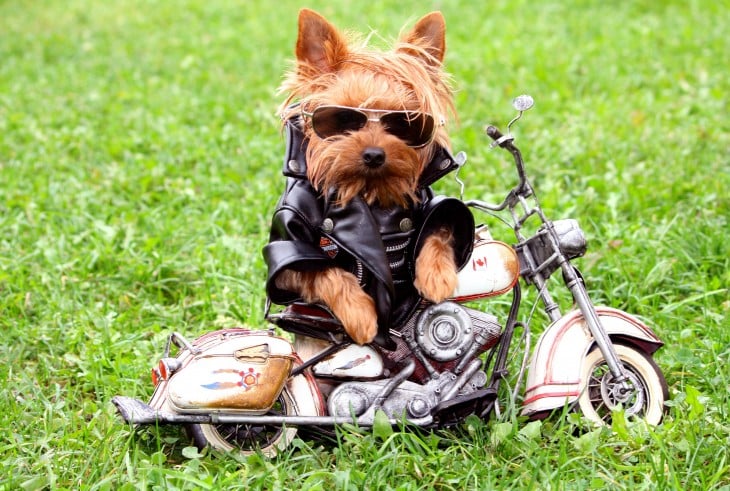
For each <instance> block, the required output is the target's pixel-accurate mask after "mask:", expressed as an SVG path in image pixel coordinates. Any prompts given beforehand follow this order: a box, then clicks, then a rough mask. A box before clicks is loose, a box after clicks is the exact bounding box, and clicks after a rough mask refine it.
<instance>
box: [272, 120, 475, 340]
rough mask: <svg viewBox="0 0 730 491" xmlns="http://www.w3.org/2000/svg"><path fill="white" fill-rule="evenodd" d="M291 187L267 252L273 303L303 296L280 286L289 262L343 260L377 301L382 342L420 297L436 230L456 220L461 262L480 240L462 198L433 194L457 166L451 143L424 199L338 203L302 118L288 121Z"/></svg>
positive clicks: (425, 178) (298, 265)
mask: <svg viewBox="0 0 730 491" xmlns="http://www.w3.org/2000/svg"><path fill="white" fill-rule="evenodd" d="M285 131H286V137H287V148H286V156H285V158H284V175H285V176H286V177H287V180H286V188H285V190H284V193H283V194H282V196H281V198H280V199H279V203H278V204H277V207H276V211H275V212H274V216H273V219H272V223H271V234H270V239H269V240H270V241H269V243H268V244H267V245H266V246H265V247H264V249H263V254H264V259H265V261H266V264H267V266H268V278H267V281H266V292H267V294H268V296H269V298H270V299H271V301H272V302H274V303H276V304H282V305H286V304H289V303H293V302H297V301H301V298H300V297H299V294H298V293H297V292H293V291H287V290H282V289H280V288H278V287H277V286H276V282H275V278H276V276H277V274H279V273H280V272H281V271H282V270H284V269H293V270H297V271H316V270H323V269H325V268H329V267H332V266H337V267H340V268H343V269H345V270H346V271H350V272H351V273H353V274H355V275H356V276H357V278H358V279H359V280H360V284H361V285H362V287H363V289H364V290H365V292H367V293H368V294H369V295H370V296H371V297H372V298H373V299H374V300H375V305H376V310H377V314H378V335H377V336H376V342H379V343H380V344H383V343H384V342H387V339H388V330H389V329H390V328H397V327H399V326H400V325H402V323H404V322H405V321H406V320H407V319H408V317H409V316H410V314H411V313H412V312H413V310H414V308H415V307H416V306H417V305H418V303H419V301H420V299H421V298H420V296H419V294H418V292H417V290H416V289H415V287H414V286H413V279H414V273H415V271H414V266H415V260H414V258H415V257H416V256H417V254H418V251H419V250H420V248H421V246H422V244H423V239H425V237H427V236H428V235H429V234H430V233H431V232H432V231H433V230H435V229H437V228H439V227H441V226H444V225H446V226H448V227H451V228H452V230H453V233H454V237H455V244H454V245H455V251H456V257H455V259H456V263H457V265H458V266H459V268H461V266H463V265H464V263H465V262H466V261H467V260H468V258H469V255H470V253H471V249H472V244H473V242H474V219H473V217H472V214H471V212H470V211H469V209H468V208H467V207H466V205H464V204H463V203H462V202H461V201H459V200H457V199H454V198H447V197H444V196H434V195H433V192H432V191H431V189H430V188H429V185H430V184H432V183H433V182H435V181H436V180H438V179H440V178H441V177H442V176H444V175H445V174H447V173H449V172H451V171H452V170H454V169H455V168H456V167H457V165H456V163H455V162H454V158H453V156H452V155H451V154H450V153H449V152H448V151H447V150H446V149H443V148H442V149H439V151H438V152H437V153H436V156H435V157H434V158H433V159H432V160H431V162H430V163H429V164H428V165H427V166H426V168H425V171H424V172H423V174H422V175H421V179H420V182H419V192H418V193H419V198H420V200H419V202H418V203H416V204H414V205H413V206H411V207H408V208H402V207H394V208H388V209H382V208H380V207H378V206H377V205H375V206H372V207H369V206H368V205H367V204H366V203H365V202H364V201H363V200H362V199H360V198H358V197H356V198H354V199H353V200H351V201H350V202H349V203H347V205H345V206H344V207H343V206H335V205H334V204H333V203H332V201H333V200H331V199H329V196H321V195H320V193H318V192H317V191H315V190H314V188H313V187H312V185H311V184H310V182H309V180H308V179H307V176H306V172H307V166H306V160H305V155H306V145H307V140H306V139H305V138H304V136H303V134H302V132H301V130H300V129H299V127H298V121H297V120H296V119H294V120H289V121H287V122H286V125H285Z"/></svg>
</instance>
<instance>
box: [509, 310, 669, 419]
mask: <svg viewBox="0 0 730 491" xmlns="http://www.w3.org/2000/svg"><path fill="white" fill-rule="evenodd" d="M596 313H597V314H598V317H599V319H600V320H601V325H602V326H603V328H604V329H605V330H606V332H607V333H608V335H609V337H610V338H611V339H612V340H613V341H614V342H616V341H621V340H623V341H624V342H625V343H628V344H633V345H635V346H637V347H638V348H639V349H641V350H643V351H645V352H646V353H647V354H652V353H654V352H655V351H656V350H657V349H659V348H660V347H661V346H663V344H664V343H663V342H662V341H661V340H660V339H659V338H658V337H657V336H656V334H654V332H653V331H652V330H651V329H650V328H649V327H647V326H646V324H644V323H643V322H641V321H640V320H639V319H637V318H636V317H634V316H632V315H630V314H627V313H626V312H623V311H621V310H617V309H613V308H610V307H596ZM593 344H594V340H593V336H592V335H591V333H590V331H589V330H588V325H587V324H586V322H585V319H584V318H583V314H581V313H580V311H577V310H574V311H572V312H570V313H568V314H567V315H565V316H563V317H562V318H561V319H559V320H557V321H555V322H554V323H552V324H551V325H550V326H549V327H548V328H547V329H546V330H545V332H544V333H543V334H542V336H540V339H539V340H538V343H537V346H536V347H535V350H534V352H533V354H532V359H531V361H530V367H529V371H528V374H527V389H526V391H525V400H524V403H523V408H522V414H524V415H528V416H529V415H532V414H537V413H542V412H546V411H551V410H553V409H555V408H558V407H561V406H565V405H566V404H570V403H572V402H574V401H575V400H577V399H578V396H579V395H580V393H581V391H582V390H583V386H584V383H585V381H583V380H581V379H580V374H581V373H582V370H581V369H582V366H583V362H584V360H585V357H586V355H587V353H588V351H589V350H590V349H591V347H592V346H593Z"/></svg>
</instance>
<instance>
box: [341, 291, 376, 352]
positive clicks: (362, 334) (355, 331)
mask: <svg viewBox="0 0 730 491" xmlns="http://www.w3.org/2000/svg"><path fill="white" fill-rule="evenodd" d="M342 300H343V301H341V302H335V305H333V306H331V308H332V312H333V313H334V314H335V315H336V316H337V318H338V319H340V322H342V325H343V327H344V328H345V331H347V334H348V335H349V336H350V337H351V338H352V340H353V341H355V342H356V343H357V344H367V343H369V342H371V341H372V340H373V338H374V337H375V335H376V334H377V333H378V315H377V313H376V312H375V302H374V301H373V299H372V298H370V296H369V295H368V294H366V293H365V292H363V291H362V290H361V291H359V292H357V294H355V295H350V296H349V298H347V299H342Z"/></svg>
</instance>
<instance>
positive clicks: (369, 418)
mask: <svg viewBox="0 0 730 491" xmlns="http://www.w3.org/2000/svg"><path fill="white" fill-rule="evenodd" d="M532 104H533V101H532V98H531V97H530V96H520V97H518V98H517V99H515V102H514V107H515V109H516V110H517V111H518V115H517V116H516V117H515V118H514V119H513V120H512V121H510V123H509V125H508V127H507V129H508V131H507V134H506V135H502V134H501V133H500V131H499V130H497V128H495V127H493V126H490V127H488V128H487V134H488V135H489V136H490V137H491V138H492V139H493V140H494V142H493V143H492V146H499V147H501V148H503V149H505V150H507V151H509V152H510V153H511V154H512V156H513V158H514V161H515V165H516V168H517V173H518V176H519V183H518V184H517V185H516V186H515V187H514V188H513V189H512V190H511V191H510V192H509V193H508V194H507V197H506V198H505V199H504V201H503V202H502V203H500V204H499V205H490V204H488V203H485V202H482V201H467V202H466V204H467V205H468V206H469V207H471V208H472V209H475V210H480V211H483V212H486V213H488V214H497V213H500V212H505V213H508V214H509V216H510V225H511V227H512V229H513V230H514V233H515V236H516V238H517V243H516V244H515V245H514V246H509V245H507V244H506V243H504V242H500V241H496V240H494V239H492V237H491V235H490V233H489V231H488V230H487V228H486V227H479V228H478V229H477V230H476V234H475V237H476V240H475V244H474V248H473V253H472V256H471V258H470V261H469V262H468V263H467V265H466V266H465V267H464V268H463V269H462V270H461V271H460V272H459V274H458V280H459V281H458V287H457V289H456V291H455V292H454V295H453V298H452V299H450V300H448V301H445V302H443V303H440V304H429V303H427V302H425V301H424V302H422V303H421V305H420V306H419V307H418V309H417V310H416V312H415V313H414V314H413V315H412V316H411V317H410V319H409V320H408V321H407V322H406V323H405V325H403V326H400V327H399V328H398V329H397V330H391V338H392V339H393V341H394V342H395V344H396V348H395V349H394V350H386V349H383V348H381V347H379V346H378V345H375V344H373V345H366V346H358V345H356V344H354V343H352V341H351V340H350V339H349V338H348V337H347V335H346V334H345V332H344V330H343V329H342V326H341V324H340V323H339V321H338V320H337V319H336V318H334V317H333V316H332V315H331V314H330V313H329V312H328V311H327V310H326V309H324V308H323V307H321V306H317V305H303V304H302V305H300V304H295V305H292V306H290V307H288V308H287V309H286V310H284V311H282V312H279V313H274V314H270V313H269V306H268V305H267V318H268V320H270V321H271V322H272V323H273V324H275V325H277V326H279V327H280V328H282V329H284V330H286V331H289V332H291V333H293V334H294V342H293V343H291V342H290V341H289V340H287V339H285V338H283V337H280V336H277V335H275V333H274V328H273V327H272V328H271V329H269V330H263V331H252V330H246V329H223V330H218V331H214V332H210V333H207V334H205V335H203V336H201V337H199V338H197V339H195V340H194V341H192V342H191V341H188V340H186V339H185V338H184V337H183V336H182V335H180V334H178V333H173V334H171V335H170V337H169V339H168V342H167V346H166V347H165V351H164V355H163V358H162V359H161V360H160V361H159V363H158V364H157V366H156V367H155V368H153V370H152V378H153V383H154V384H155V391H154V394H153V396H152V399H151V401H150V402H149V404H145V403H144V402H142V401H140V400H138V399H133V398H130V397H123V396H116V397H115V398H114V399H113V402H114V404H115V405H116V406H117V408H118V410H119V412H120V413H121V415H122V417H123V418H124V419H125V420H126V421H127V422H129V423H133V424H137V425H143V424H179V425H184V426H185V427H186V428H187V430H188V433H189V434H190V435H191V436H192V438H193V440H194V442H195V443H196V445H198V446H200V447H203V446H205V445H211V446H212V447H214V448H217V449H221V450H227V451H230V450H238V451H242V452H244V453H250V452H255V451H257V450H260V451H262V452H263V453H264V454H266V455H269V456H272V455H275V454H276V453H277V452H278V451H280V450H283V449H284V448H286V447H287V446H288V444H289V443H290V442H291V441H292V439H293V438H294V436H295V434H296V432H297V430H298V429H307V430H310V431H309V433H310V434H317V433H325V434H326V433H327V432H331V430H332V428H333V427H334V426H335V425H339V424H344V423H354V424H356V425H358V426H360V427H367V426H372V425H373V424H374V422H375V418H376V414H378V412H379V411H382V413H384V414H385V416H386V417H387V419H388V420H389V421H390V423H391V424H395V423H398V422H406V423H408V424H410V425H415V426H419V427H424V428H436V427H444V426H449V425H453V424H458V423H459V422H461V421H463V420H464V418H465V417H466V416H468V415H470V414H476V415H478V416H480V417H488V416H489V414H490V413H491V412H492V411H497V410H498V409H499V403H498V395H499V386H500V381H502V380H503V379H504V378H505V377H506V376H507V374H508V371H507V364H508V355H509V354H510V351H511V349H512V342H513V337H514V334H515V331H516V329H522V331H523V334H522V339H523V340H524V341H525V343H524V344H525V346H524V347H522V348H520V349H522V350H523V353H521V354H522V355H523V359H524V361H523V363H522V366H521V368H520V371H519V376H518V382H517V384H516V389H515V395H516V392H517V389H519V388H520V386H521V384H520V381H521V378H522V373H523V372H524V369H525V367H526V361H527V355H528V354H529V325H528V324H527V323H526V322H520V321H518V314H519V309H520V305H521V294H520V285H519V282H518V280H519V278H522V279H523V281H524V283H526V284H527V285H531V286H534V287H535V288H536V289H537V297H538V298H539V299H540V301H541V303H542V305H543V307H544V310H545V312H546V314H547V316H548V318H549V319H550V321H551V324H550V325H549V326H548V327H546V328H545V330H544V332H543V334H542V335H541V337H540V339H539V341H538V343H537V345H536V347H535V349H534V350H533V352H532V357H531V361H530V363H529V368H528V370H527V381H526V387H525V393H524V399H523V405H522V412H523V414H524V415H527V416H530V417H533V418H538V417H543V416H545V415H547V414H549V413H550V412H551V411H553V410H555V409H558V408H562V407H564V406H566V405H568V406H570V407H572V408H575V409H577V410H580V411H581V412H582V413H583V414H584V415H585V416H586V417H587V418H589V419H591V420H594V421H596V422H599V423H601V422H602V423H606V422H609V421H610V418H611V411H612V410H613V409H616V408H618V407H621V408H623V409H624V411H625V413H626V414H627V415H635V416H637V417H641V418H644V419H645V420H646V421H647V422H648V423H650V424H658V423H659V422H660V420H661V418H662V416H663V413H664V402H665V400H666V399H667V398H668V390H667V384H666V381H665V379H664V375H663V374H662V372H661V370H660V369H659V368H658V367H657V365H656V364H655V363H654V361H653V359H652V354H653V353H654V352H655V351H656V350H657V349H659V348H660V347H661V346H662V345H663V343H662V341H661V340H660V339H659V338H658V337H657V336H656V335H655V334H654V333H653V332H652V330H651V329H650V328H649V327H647V326H646V325H645V324H644V323H642V322H641V321H640V320H638V319H637V318H635V317H633V316H631V315H629V314H627V313H625V312H622V311H620V310H616V309H613V308H609V307H600V306H595V305H594V304H593V302H592V301H591V299H590V297H589V296H588V293H587V290H586V287H585V285H584V283H583V278H582V276H581V275H580V273H579V272H578V270H577V269H576V268H575V266H573V264H572V263H571V260H572V259H574V258H577V257H579V256H582V255H583V254H584V253H585V251H586V240H585V236H584V234H583V232H582V230H581V229H580V228H579V226H578V223H577V222H576V221H575V220H571V219H569V220H557V221H551V220H549V219H548V218H547V217H546V216H545V214H544V213H543V210H542V208H541V207H540V205H539V203H538V201H537V199H536V196H535V193H534V190H533V188H532V186H531V185H530V182H529V181H528V178H527V175H526V172H525V166H524V163H523V160H522V156H521V154H520V151H519V150H518V149H517V147H516V146H515V145H514V136H513V135H512V134H511V132H510V128H511V126H512V124H513V123H514V122H515V121H517V120H518V119H520V117H521V116H522V114H523V112H524V111H525V110H527V109H529V108H530V107H531V106H532ZM456 159H457V160H458V163H459V166H461V165H463V164H464V162H465V160H466V159H465V157H464V156H463V153H462V154H459V155H457V157H456ZM457 180H458V176H457ZM459 182H461V181H459ZM462 191H463V183H462ZM527 222H530V223H532V222H536V224H537V229H536V231H535V232H534V233H533V234H529V236H524V235H523V231H524V226H525V224H526V223H527ZM557 270H560V271H561V272H562V279H563V282H564V284H565V286H566V287H567V288H568V289H569V290H570V293H571V294H572V298H573V300H574V302H575V308H574V310H570V311H568V312H565V313H563V312H561V311H560V308H559V306H558V304H557V302H556V301H555V300H554V299H553V297H552V296H551V294H550V292H549V291H548V279H549V278H550V276H551V275H552V274H553V273H554V272H556V271H557ZM508 292H512V301H511V307H510V309H509V312H508V314H507V318H506V320H505V321H504V322H500V320H499V319H498V318H497V317H496V316H495V315H492V314H490V313H487V312H483V311H482V310H477V309H475V308H472V307H468V306H466V305H464V303H465V302H470V301H473V300H479V299H486V298H489V297H495V296H498V295H503V294H506V293H508ZM173 346H174V347H175V348H176V350H177V352H176V354H174V356H173Z"/></svg>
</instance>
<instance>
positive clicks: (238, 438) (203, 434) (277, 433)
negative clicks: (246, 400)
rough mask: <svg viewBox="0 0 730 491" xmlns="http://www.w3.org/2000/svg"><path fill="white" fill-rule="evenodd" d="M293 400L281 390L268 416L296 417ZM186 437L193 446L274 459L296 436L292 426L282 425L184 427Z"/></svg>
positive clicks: (206, 425)
mask: <svg viewBox="0 0 730 491" xmlns="http://www.w3.org/2000/svg"><path fill="white" fill-rule="evenodd" d="M298 414H299V412H298V411H297V407H296V404H295V403H294V399H293V398H292V397H291V395H290V394H289V390H288V389H287V388H284V390H282V392H281V394H280V395H279V397H278V399H277V400H276V402H275V403H274V405H273V406H272V407H271V409H270V410H269V412H268V413H267V415H276V416H282V415H286V416H295V415H298ZM186 429H187V432H188V435H190V437H191V438H192V439H193V442H194V444H195V446H196V447H198V448H199V449H201V450H202V449H203V448H205V447H206V446H210V447H212V448H214V449H216V450H221V451H224V452H232V451H238V452H240V453H242V454H244V455H250V454H253V453H256V452H257V451H259V450H260V451H261V452H262V453H263V454H264V455H266V456H267V457H274V456H275V455H277V454H278V453H279V451H282V450H284V449H285V448H286V447H287V446H289V444H290V443H291V441H292V440H293V439H294V437H295V436H296V433H297V429H296V428H294V427H286V426H283V425H251V424H194V425H187V427H186Z"/></svg>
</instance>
